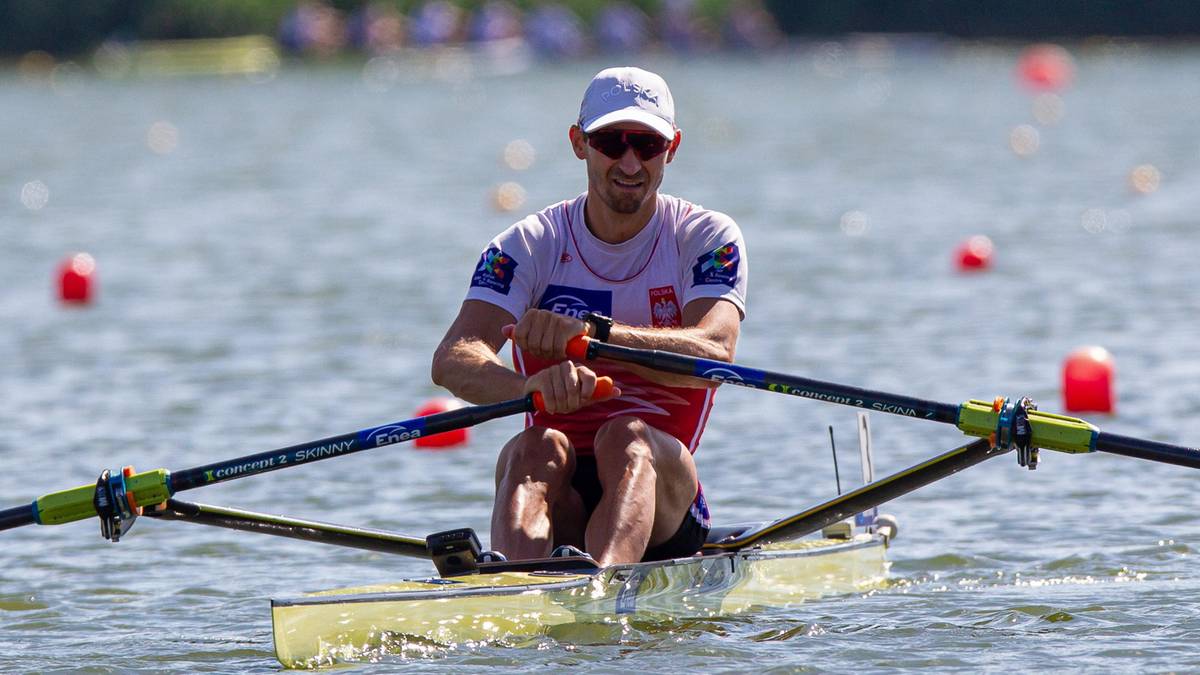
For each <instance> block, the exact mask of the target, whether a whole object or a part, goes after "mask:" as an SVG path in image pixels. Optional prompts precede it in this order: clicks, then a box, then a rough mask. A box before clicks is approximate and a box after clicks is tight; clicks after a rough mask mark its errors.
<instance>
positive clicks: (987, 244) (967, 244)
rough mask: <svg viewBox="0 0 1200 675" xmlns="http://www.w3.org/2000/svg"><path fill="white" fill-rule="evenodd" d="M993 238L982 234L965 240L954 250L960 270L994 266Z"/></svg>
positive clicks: (965, 270) (967, 270) (983, 268)
mask: <svg viewBox="0 0 1200 675" xmlns="http://www.w3.org/2000/svg"><path fill="white" fill-rule="evenodd" d="M995 248H996V247H995V246H993V245H992V240H991V239H988V238H987V237H985V236H984V235H982V234H977V235H975V236H974V237H971V238H970V239H968V240H966V241H964V242H963V243H961V244H959V245H958V248H957V249H955V250H954V261H955V264H956V265H957V266H958V269H959V271H963V272H971V271H975V270H985V269H987V268H989V267H991V266H992V252H993V251H994V250H995Z"/></svg>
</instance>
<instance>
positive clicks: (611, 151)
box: [587, 131, 670, 162]
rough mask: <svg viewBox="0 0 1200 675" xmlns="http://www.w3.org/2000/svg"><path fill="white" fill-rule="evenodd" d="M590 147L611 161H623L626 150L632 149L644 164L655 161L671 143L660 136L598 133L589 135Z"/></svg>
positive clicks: (609, 132)
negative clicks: (650, 160)
mask: <svg viewBox="0 0 1200 675" xmlns="http://www.w3.org/2000/svg"><path fill="white" fill-rule="evenodd" d="M587 141H588V145H590V146H592V147H593V148H595V149H597V150H599V151H600V152H602V153H604V155H605V156H607V157H608V158H610V159H621V157H623V156H624V155H625V150H626V149H627V148H630V147H632V148H633V151H634V153H636V154H637V156H638V158H639V159H641V160H642V161H643V162H644V161H646V160H649V159H653V158H655V157H657V156H659V155H661V154H662V153H663V152H665V151H666V149H667V147H669V145H670V142H669V141H668V140H667V139H665V138H663V137H662V136H659V135H658V134H640V133H628V132H621V131H597V132H593V133H590V134H588V137H587Z"/></svg>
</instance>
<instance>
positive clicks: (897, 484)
mask: <svg viewBox="0 0 1200 675" xmlns="http://www.w3.org/2000/svg"><path fill="white" fill-rule="evenodd" d="M1006 452H1008V450H1005V449H1000V448H994V447H992V444H991V443H989V442H987V441H985V440H978V441H974V442H972V443H968V444H967V445H964V446H961V447H958V448H955V449H953V450H951V451H949V452H946V453H943V454H941V455H938V456H937V457H933V458H931V459H928V460H926V461H924V462H921V463H920V464H917V465H916V466H912V467H909V468H907V469H904V470H903V471H899V472H897V473H894V474H892V475H890V476H888V477H886V478H881V479H879V480H877V481H875V482H874V483H871V484H870V485H864V486H863V487H860V488H858V489H857V490H852V491H850V492H847V493H846V494H844V495H840V496H838V497H835V498H833V499H831V500H829V501H827V502H824V503H822V504H818V505H816V506H814V507H812V508H811V509H808V510H807V511H802V512H800V513H797V514H796V515H794V516H791V517H789V518H783V519H781V520H777V521H775V522H774V523H771V524H770V525H768V526H766V527H763V528H760V529H758V530H755V531H753V532H747V533H745V534H742V535H739V536H738V537H736V538H731V539H729V540H728V541H719V542H714V543H711V544H705V545H704V549H705V550H710V551H711V550H737V549H742V548H746V547H748V546H754V545H761V544H768V543H770V542H773V541H791V540H793V539H798V538H800V537H803V536H804V535H806V534H810V533H812V532H817V531H819V530H820V529H821V528H823V527H825V526H826V525H832V524H833V523H836V522H838V521H841V520H845V519H846V518H849V517H850V516H853V515H854V514H856V513H862V512H863V511H867V510H868V509H871V508H874V507H876V506H879V505H880V504H883V503H885V502H889V501H891V500H893V499H895V498H897V497H900V496H902V495H906V494H908V493H910V492H912V491H914V490H917V489H918V488H921V487H924V486H926V485H929V484H930V483H933V482H935V481H939V480H941V479H943V478H946V477H947V476H951V475H953V474H956V473H958V472H959V471H962V470H963V469H966V468H968V467H972V466H974V465H976V464H979V463H980V462H982V461H984V460H988V459H991V458H992V457H998V456H1000V455H1003V454H1004V453H1006Z"/></svg>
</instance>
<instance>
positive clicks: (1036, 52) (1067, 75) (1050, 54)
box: [1017, 44, 1075, 91]
mask: <svg viewBox="0 0 1200 675" xmlns="http://www.w3.org/2000/svg"><path fill="white" fill-rule="evenodd" d="M1017 75H1018V76H1019V77H1020V78H1021V82H1022V83H1024V84H1025V86H1027V87H1029V88H1030V89H1035V90H1037V91H1054V90H1056V89H1062V88H1063V87H1065V86H1067V85H1068V84H1070V83H1071V80H1072V79H1073V78H1074V77H1075V60H1074V59H1072V58H1071V53H1070V52H1068V51H1067V50H1065V49H1063V48H1062V47H1060V46H1058V45H1052V44H1036V45H1032V46H1030V47H1027V48H1026V49H1025V50H1024V51H1022V52H1021V56H1020V58H1019V59H1018V60H1017Z"/></svg>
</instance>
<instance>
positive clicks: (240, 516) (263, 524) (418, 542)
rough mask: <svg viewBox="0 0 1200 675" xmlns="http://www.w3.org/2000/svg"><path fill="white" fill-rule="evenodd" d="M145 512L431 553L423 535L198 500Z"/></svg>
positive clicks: (409, 553)
mask: <svg viewBox="0 0 1200 675" xmlns="http://www.w3.org/2000/svg"><path fill="white" fill-rule="evenodd" d="M145 515H147V516H150V517H152V518H155V519H161V520H182V521H185V522H189V523H197V524H199V525H210V526H213V527H224V528H227V529H231V530H240V531H243V532H256V533H259V534H269V535H273V536H277V537H287V538H289V539H299V540H302V541H311V542H316V543H320V544H332V545H335V546H348V547H351V548H358V549H363V550H367V551H378V552H380V553H393V554H398V555H406V556H412V557H416V558H428V557H429V549H427V548H426V546H425V540H424V539H422V538H417V537H410V536H407V535H403V534H398V533H395V532H388V531H386V530H376V529H372V528H366V527H353V526H349V525H335V524H333V523H323V522H320V521H315V520H303V519H300V518H289V517H287V516H275V515H270V514H266V513H255V512H254V511H244V510H242V509H231V508H227V507H223V506H211V505H208V504H196V503H192V502H184V501H179V500H177V499H168V500H167V503H166V505H165V506H164V508H162V509H161V510H147V511H146V514H145Z"/></svg>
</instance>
